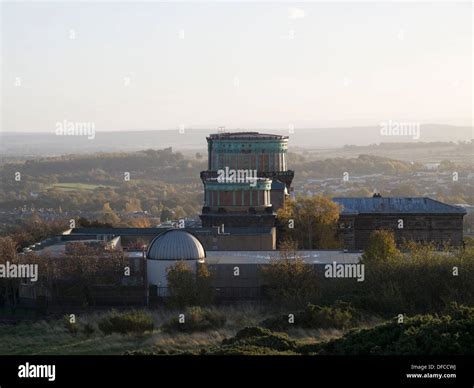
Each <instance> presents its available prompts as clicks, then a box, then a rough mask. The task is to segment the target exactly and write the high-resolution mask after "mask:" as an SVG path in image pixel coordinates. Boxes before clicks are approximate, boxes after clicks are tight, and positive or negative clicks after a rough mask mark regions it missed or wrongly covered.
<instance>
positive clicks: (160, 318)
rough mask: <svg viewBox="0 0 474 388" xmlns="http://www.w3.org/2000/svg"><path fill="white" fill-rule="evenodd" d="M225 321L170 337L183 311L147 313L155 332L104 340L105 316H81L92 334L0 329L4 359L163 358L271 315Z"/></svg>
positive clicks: (230, 311)
mask: <svg viewBox="0 0 474 388" xmlns="http://www.w3.org/2000/svg"><path fill="white" fill-rule="evenodd" d="M219 311H220V312H222V313H224V314H225V316H226V318H227V321H226V324H225V325H224V327H222V328H219V329H215V330H208V331H204V332H193V333H180V332H178V333H166V332H164V331H162V330H161V329H160V326H161V325H162V324H163V323H164V322H166V321H167V320H169V319H171V318H173V317H176V316H177V315H178V314H179V311H169V310H146V312H147V313H149V314H151V315H152V317H153V321H154V327H155V328H154V330H153V331H149V332H145V333H144V334H140V335H137V334H118V333H114V334H110V335H104V334H103V333H102V332H101V331H100V330H99V329H98V326H97V323H98V321H99V320H100V319H101V317H103V315H104V314H105V313H87V314H83V315H82V314H78V315H77V323H78V325H79V326H80V327H84V325H87V324H88V325H89V326H90V327H93V328H94V330H93V332H91V333H89V334H86V333H85V332H84V331H83V330H81V329H80V330H79V331H78V333H76V334H71V333H70V332H69V331H68V329H67V328H66V325H65V323H64V320H63V319H61V318H56V319H50V320H40V321H36V322H22V323H17V324H5V323H4V324H0V355H73V354H75V355H113V354H124V353H125V352H137V351H139V352H149V353H164V354H179V353H192V354H199V353H200V351H201V350H202V349H210V348H213V347H218V346H219V345H220V344H221V342H222V340H223V339H225V338H230V337H233V336H234V335H235V334H236V333H237V332H238V331H239V330H241V329H242V328H244V327H247V326H254V325H257V324H258V323H259V322H260V321H261V320H262V319H263V318H265V316H267V313H266V312H265V311H262V310H260V309H258V308H255V307H253V306H249V307H246V306H244V307H238V308H237V307H220V308H219ZM342 334H343V332H342V331H340V330H336V329H332V330H314V329H312V330H302V329H295V330H294V331H292V332H291V333H290V335H291V337H292V338H294V339H297V340H298V341H300V342H301V343H304V344H311V343H316V342H318V341H323V340H327V339H330V338H336V337H340V336H341V335H342Z"/></svg>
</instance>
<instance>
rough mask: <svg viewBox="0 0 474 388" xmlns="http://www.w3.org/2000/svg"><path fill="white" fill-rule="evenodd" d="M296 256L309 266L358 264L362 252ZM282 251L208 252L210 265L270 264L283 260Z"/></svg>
mask: <svg viewBox="0 0 474 388" xmlns="http://www.w3.org/2000/svg"><path fill="white" fill-rule="evenodd" d="M296 255H297V256H298V257H301V258H302V259H303V260H304V262H305V263H308V264H327V263H332V262H334V261H335V262H337V263H358V262H359V259H360V257H361V256H362V252H359V251H357V252H353V251H337V250H304V251H297V252H296ZM281 258H282V256H281V254H280V251H207V252H206V263H208V264H269V263H270V262H271V260H272V259H273V260H274V259H281Z"/></svg>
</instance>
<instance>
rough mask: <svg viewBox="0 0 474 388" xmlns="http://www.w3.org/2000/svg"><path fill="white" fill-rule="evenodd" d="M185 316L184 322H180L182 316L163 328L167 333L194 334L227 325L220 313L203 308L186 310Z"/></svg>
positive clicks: (173, 319) (197, 307) (165, 324)
mask: <svg viewBox="0 0 474 388" xmlns="http://www.w3.org/2000/svg"><path fill="white" fill-rule="evenodd" d="M183 315H184V322H180V316H179V315H178V316H177V317H174V318H172V319H171V320H169V321H168V322H166V323H164V324H163V325H162V326H161V329H162V330H163V331H165V332H168V333H172V332H175V331H180V332H194V331H207V330H212V329H219V328H221V327H223V326H224V325H225V322H226V318H225V315H224V314H222V313H221V312H219V311H216V310H213V309H209V308H202V307H199V306H196V307H188V308H186V311H185V313H183Z"/></svg>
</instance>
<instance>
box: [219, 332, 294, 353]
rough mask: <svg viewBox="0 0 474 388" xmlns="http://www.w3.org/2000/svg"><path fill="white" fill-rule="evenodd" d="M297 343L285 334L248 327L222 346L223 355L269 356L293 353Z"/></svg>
mask: <svg viewBox="0 0 474 388" xmlns="http://www.w3.org/2000/svg"><path fill="white" fill-rule="evenodd" d="M296 346H297V343H296V341H294V340H293V339H291V338H290V337H288V334H285V333H274V332H272V331H271V330H268V329H265V328H261V327H246V328H244V329H242V330H240V331H239V332H237V334H236V335H235V336H234V337H232V338H226V339H224V340H223V341H222V344H221V349H220V352H221V353H225V354H242V353H252V354H267V353H274V352H275V351H276V352H285V351H293V350H294V349H295V348H296Z"/></svg>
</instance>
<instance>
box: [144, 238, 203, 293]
mask: <svg viewBox="0 0 474 388" xmlns="http://www.w3.org/2000/svg"><path fill="white" fill-rule="evenodd" d="M205 258H206V251H205V250H204V247H203V246H202V244H201V242H200V241H199V240H198V239H197V238H196V237H195V236H193V235H192V234H191V233H189V232H187V231H185V230H183V229H170V230H167V231H166V232H164V233H161V234H159V235H158V236H156V237H155V238H154V239H153V240H152V241H151V243H150V244H149V245H148V250H147V253H146V259H147V260H146V262H147V274H148V285H149V286H156V287H160V288H166V287H168V280H167V270H168V268H169V267H172V266H173V265H175V264H176V262H178V261H183V262H184V263H186V264H187V266H189V268H190V269H191V270H193V271H195V270H196V266H197V264H198V263H204V262H205Z"/></svg>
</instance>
